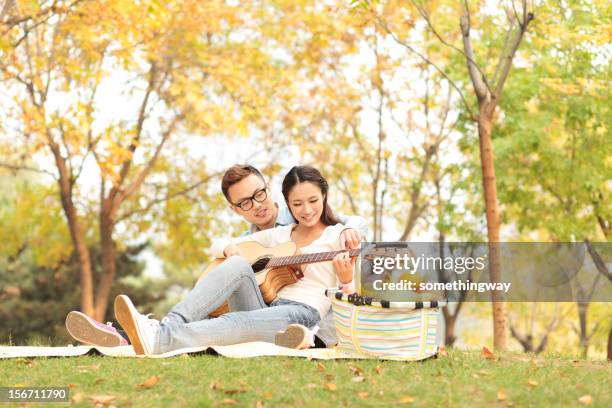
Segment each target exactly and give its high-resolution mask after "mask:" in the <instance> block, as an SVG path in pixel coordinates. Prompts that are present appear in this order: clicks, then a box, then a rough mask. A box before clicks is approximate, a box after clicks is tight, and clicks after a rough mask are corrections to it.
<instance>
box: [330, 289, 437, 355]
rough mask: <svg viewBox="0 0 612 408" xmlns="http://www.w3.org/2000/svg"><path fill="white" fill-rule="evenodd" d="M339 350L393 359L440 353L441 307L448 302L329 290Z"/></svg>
mask: <svg viewBox="0 0 612 408" xmlns="http://www.w3.org/2000/svg"><path fill="white" fill-rule="evenodd" d="M325 293H326V295H327V296H328V297H330V298H331V302H332V310H333V313H334V322H335V325H336V333H337V335H338V345H337V346H336V348H337V350H339V351H341V352H346V353H348V354H355V353H357V354H358V355H361V356H368V357H374V358H381V359H393V360H409V361H416V360H423V359H425V358H428V357H431V356H433V355H435V354H436V353H437V352H438V346H437V344H436V333H437V328H438V307H441V306H444V305H445V304H446V302H443V301H431V302H389V301H385V300H380V301H378V300H375V299H373V298H371V297H363V296H359V295H358V294H357V293H353V294H351V295H347V294H346V293H342V292H341V291H340V290H338V289H328V290H327V291H326V292H325Z"/></svg>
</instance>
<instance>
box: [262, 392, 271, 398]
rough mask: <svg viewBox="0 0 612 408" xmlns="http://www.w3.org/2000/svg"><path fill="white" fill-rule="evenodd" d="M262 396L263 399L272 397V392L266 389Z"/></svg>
mask: <svg viewBox="0 0 612 408" xmlns="http://www.w3.org/2000/svg"><path fill="white" fill-rule="evenodd" d="M263 397H264V398H265V399H272V393H271V392H270V391H266V392H264V394H263Z"/></svg>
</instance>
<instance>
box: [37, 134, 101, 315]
mask: <svg viewBox="0 0 612 408" xmlns="http://www.w3.org/2000/svg"><path fill="white" fill-rule="evenodd" d="M47 136H48V140H49V143H48V146H49V148H50V149H51V152H52V153H53V157H54V159H55V164H56V166H57V170H58V172H59V178H58V180H57V182H58V185H59V193H60V199H61V201H62V208H63V210H64V215H65V216H66V219H67V221H68V229H69V230H70V238H71V239H72V244H73V245H74V248H75V249H76V254H77V260H78V263H79V273H80V280H81V310H82V311H83V313H85V314H86V315H88V316H90V317H94V298H93V293H94V292H93V272H92V268H91V256H90V254H89V248H87V243H86V241H85V234H84V232H83V227H82V226H81V222H80V221H79V216H78V214H77V211H76V208H75V206H74V201H73V200H72V187H73V185H72V176H71V173H70V170H69V169H68V166H67V164H66V159H65V158H64V156H62V154H61V152H60V149H59V146H58V145H57V144H56V143H55V142H53V140H52V137H51V135H50V133H47Z"/></svg>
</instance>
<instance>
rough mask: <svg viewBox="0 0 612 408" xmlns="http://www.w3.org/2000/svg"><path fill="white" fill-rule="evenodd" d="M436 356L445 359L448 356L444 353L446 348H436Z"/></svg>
mask: <svg viewBox="0 0 612 408" xmlns="http://www.w3.org/2000/svg"><path fill="white" fill-rule="evenodd" d="M438 355H439V356H440V357H446V356H447V355H448V353H447V352H446V347H444V346H440V347H438Z"/></svg>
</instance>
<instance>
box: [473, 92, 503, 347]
mask: <svg viewBox="0 0 612 408" xmlns="http://www.w3.org/2000/svg"><path fill="white" fill-rule="evenodd" d="M494 113H495V104H494V103H493V102H489V101H481V103H480V109H479V115H478V137H479V139H480V163H481V166H482V183H483V190H484V195H485V211H486V216H487V238H488V242H489V274H490V277H491V282H499V281H500V280H501V255H500V248H499V242H500V231H499V230H500V224H501V219H500V212H499V205H498V203H497V187H496V185H495V167H494V159H493V143H492V140H491V128H492V126H493V115H494ZM492 300H493V346H494V347H495V350H504V349H505V348H506V338H507V335H506V304H505V302H504V297H503V295H502V294H500V293H497V292H493V295H492Z"/></svg>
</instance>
